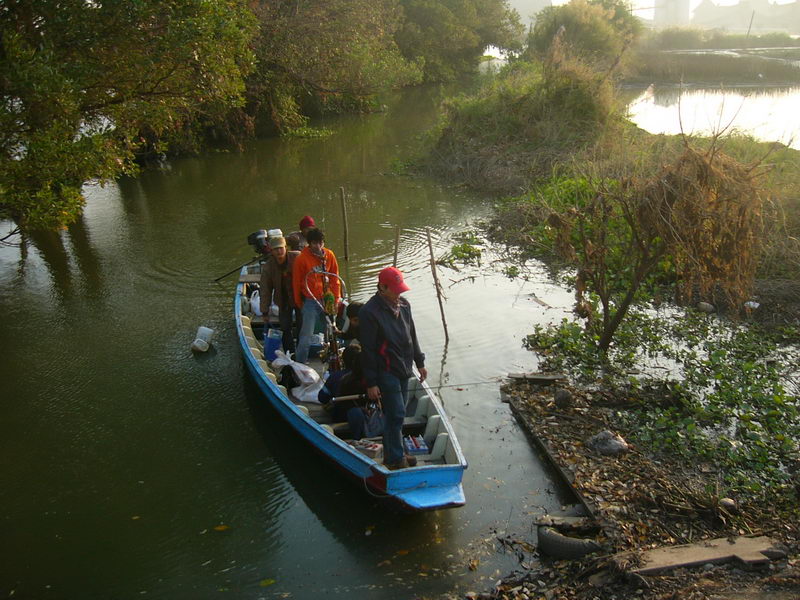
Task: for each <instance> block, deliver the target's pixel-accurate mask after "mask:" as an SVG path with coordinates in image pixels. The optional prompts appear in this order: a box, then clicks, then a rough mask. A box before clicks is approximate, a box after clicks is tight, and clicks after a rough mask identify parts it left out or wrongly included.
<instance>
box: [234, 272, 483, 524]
mask: <svg viewBox="0 0 800 600" xmlns="http://www.w3.org/2000/svg"><path fill="white" fill-rule="evenodd" d="M243 289H244V286H243V284H241V283H240V284H239V285H238V287H237V290H236V299H235V303H234V316H235V320H236V329H237V335H238V337H239V344H240V345H241V347H242V353H243V357H244V361H245V364H246V365H247V369H248V371H249V372H250V374H251V375H252V377H253V380H254V381H255V382H256V384H257V385H258V388H259V390H260V391H261V393H262V394H263V395H264V397H265V398H266V399H267V401H269V403H270V404H271V405H272V406H273V408H274V409H275V410H276V411H278V413H280V415H281V417H282V418H283V419H284V420H285V421H286V422H287V423H288V424H289V425H290V426H291V427H292V428H293V429H294V430H295V431H296V432H297V433H298V434H300V435H301V436H302V437H303V438H304V439H305V440H306V441H307V442H308V443H309V444H311V446H312V447H313V448H314V449H315V450H317V451H318V452H319V453H321V454H322V455H323V456H324V457H325V458H327V459H329V460H330V461H331V462H333V463H334V464H335V465H336V466H337V467H339V468H340V469H341V470H343V471H344V472H345V474H347V475H348V476H350V477H352V478H354V479H356V480H359V481H360V482H363V485H364V487H366V488H367V489H368V491H369V492H370V493H371V494H373V495H375V496H378V497H381V498H386V499H389V500H391V501H393V502H396V503H398V504H399V506H400V507H401V508H402V509H403V510H406V511H410V512H417V511H427V510H437V509H442V508H452V507H458V506H463V505H464V503H465V501H466V500H465V497H464V490H463V487H462V483H461V482H462V477H463V474H464V470H465V469H466V467H467V463H466V460H465V459H464V458H463V455H462V453H461V449H460V447H459V446H458V442H457V441H456V440H455V436H454V433H453V432H452V428H451V427H450V425H449V423H447V424H446V427H447V431H448V433H449V434H450V436H451V438H452V445H453V446H452V448H453V452H452V454H454V455H455V456H456V460H455V461H451V462H453V464H424V465H421V466H418V467H413V468H407V469H400V470H396V471H390V470H389V469H386V468H385V467H384V466H383V465H382V464H380V463H378V462H376V461H374V460H373V459H371V458H369V457H367V456H366V455H364V454H362V453H360V452H358V451H357V450H356V449H355V448H354V447H353V446H351V445H350V444H348V443H346V442H345V441H343V440H341V439H340V438H338V437H336V436H335V435H334V434H332V433H331V432H329V431H328V430H326V429H325V428H323V427H322V426H320V424H319V423H317V422H316V421H314V420H313V419H312V418H311V417H310V416H308V415H307V414H306V413H305V412H304V411H303V410H301V409H300V407H298V406H297V405H296V404H294V402H292V401H291V400H290V399H289V398H288V397H287V396H286V394H285V393H284V391H283V388H282V387H279V386H278V385H277V384H276V383H274V382H273V381H272V380H271V379H270V378H269V377H267V375H266V374H265V373H264V371H263V370H262V369H261V367H260V366H259V364H258V359H257V358H256V357H255V356H254V355H253V353H252V351H251V350H250V347H249V345H248V343H247V340H246V338H245V334H244V330H243V328H242V324H241V319H240V318H239V316H240V315H241V314H242V313H241V299H242V293H243ZM439 414H440V416H441V417H442V418H443V419H446V417H445V415H444V411H443V410H440V411H439Z"/></svg>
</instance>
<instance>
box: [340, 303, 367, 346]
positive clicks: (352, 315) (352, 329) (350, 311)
mask: <svg viewBox="0 0 800 600" xmlns="http://www.w3.org/2000/svg"><path fill="white" fill-rule="evenodd" d="M362 306H364V305H363V304H362V303H361V302H351V303H350V304H348V305H347V308H346V309H345V311H344V314H345V316H346V317H347V328H346V329H345V330H344V331H338V332H337V335H338V336H339V337H340V338H342V339H343V340H344V341H345V342H346V343H347V344H353V343H358V341H359V340H358V334H359V331H360V329H359V326H358V312H359V311H360V310H361V307H362Z"/></svg>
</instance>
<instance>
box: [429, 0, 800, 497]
mask: <svg viewBox="0 0 800 600" xmlns="http://www.w3.org/2000/svg"><path fill="white" fill-rule="evenodd" d="M619 6H623V5H621V4H620V5H619ZM616 14H618V13H617V12H616V10H615V6H614V4H613V3H609V2H605V1H604V2H592V1H591V0H588V1H587V0H573V1H572V2H570V3H569V4H567V5H563V6H558V7H552V8H549V9H546V10H545V11H543V13H542V18H541V19H540V20H539V21H538V22H537V26H536V27H535V28H534V30H533V31H532V32H531V34H530V35H529V38H528V42H529V46H528V48H527V50H526V51H525V52H524V53H523V54H522V55H521V56H520V58H519V59H518V60H516V61H513V62H512V64H510V65H509V66H508V67H507V68H506V69H505V70H504V71H501V73H500V74H499V75H498V76H497V77H496V78H494V79H492V80H490V81H488V82H487V84H486V85H485V86H484V87H483V88H482V89H481V90H480V91H479V92H478V93H477V94H474V95H472V96H468V97H462V98H458V99H456V100H454V101H452V102H450V103H449V104H448V106H447V110H446V114H445V117H444V120H443V122H442V123H441V125H440V127H439V128H438V129H437V131H436V132H434V137H433V143H432V145H431V146H432V150H431V152H430V155H429V156H428V157H427V158H426V162H425V164H426V165H427V167H428V168H429V169H430V170H431V171H432V172H434V173H437V174H440V175H445V176H446V177H448V179H450V180H451V181H455V182H457V183H460V184H465V185H468V186H471V187H474V188H477V189H481V190H486V191H491V192H494V193H498V192H499V193H501V194H506V195H508V196H510V197H509V198H507V199H505V200H504V201H503V202H502V203H501V205H500V207H499V209H498V211H497V214H496V217H495V219H494V221H493V223H492V226H491V229H490V233H491V235H492V237H493V238H494V239H496V240H499V241H501V242H505V243H506V244H508V245H509V246H510V247H514V248H517V249H519V250H520V251H521V252H522V255H523V257H524V256H539V257H544V258H546V259H547V261H548V263H549V264H550V265H554V266H556V267H560V269H558V270H557V272H558V275H557V276H558V277H561V278H563V279H564V280H565V281H567V282H568V283H569V284H570V285H571V286H572V287H573V288H574V289H575V296H576V305H575V312H576V315H577V319H574V320H564V321H563V322H562V323H561V324H559V325H556V326H551V327H544V328H537V330H536V331H535V332H534V334H532V335H531V336H529V338H528V344H529V346H530V348H531V349H534V350H536V351H537V352H538V353H539V354H540V355H541V356H542V357H543V359H544V363H543V365H542V368H543V369H545V370H551V369H552V370H557V371H566V372H567V373H569V374H570V375H571V376H572V378H573V379H574V380H583V381H584V382H587V381H588V382H591V383H596V382H597V381H598V380H599V381H601V382H602V384H603V389H604V390H613V393H614V395H615V396H616V397H617V398H619V399H620V402H622V403H623V404H625V405H626V408H629V409H630V410H628V411H626V413H625V414H626V417H625V418H627V419H630V422H631V430H632V431H635V432H637V433H636V435H637V436H638V439H637V440H636V441H637V442H641V443H642V444H643V446H646V447H648V448H650V449H653V450H655V451H665V452H669V453H671V454H673V455H675V454H678V455H683V456H686V457H687V460H691V461H695V462H704V463H708V464H710V465H712V469H713V470H714V472H716V473H719V474H720V481H719V484H720V485H721V486H723V489H726V490H734V491H735V492H736V493H738V494H741V495H743V496H744V495H749V496H751V497H759V498H761V500H762V501H763V500H764V499H765V498H767V497H768V494H776V495H775V496H772V498H773V499H775V498H778V497H780V498H781V501H783V500H787V499H789V500H790V499H791V498H793V497H794V496H793V494H794V491H793V490H794V488H793V483H792V480H791V477H790V472H791V469H792V468H794V466H793V465H796V464H797V461H798V458H799V456H800V455H799V454H798V452H799V449H798V445H797V433H798V427H800V417H799V416H798V414H799V413H798V400H797V394H796V392H797V390H796V389H793V388H792V387H791V373H792V367H791V365H792V359H791V358H789V359H787V360H785V361H784V360H782V359H781V358H780V356H779V353H778V351H777V349H778V347H779V346H778V343H779V341H780V342H785V341H786V340H787V339H788V340H790V341H792V340H794V341H796V340H797V339H798V331H797V329H796V326H791V327H789V328H788V329H783V328H780V327H778V328H776V329H773V330H772V331H771V332H769V333H768V332H766V331H764V330H761V329H759V328H757V327H754V326H752V320H753V318H754V314H753V313H752V312H751V311H752V309H751V308H748V307H747V306H746V305H745V304H744V302H745V301H746V300H747V299H748V298H750V297H751V296H750V294H752V292H753V289H754V284H755V282H756V280H757V278H758V277H760V278H762V279H765V278H772V279H773V281H777V280H779V279H780V278H782V277H794V278H796V277H797V276H798V275H800V263H799V262H798V260H797V257H798V256H800V252H798V249H797V244H796V240H797V238H798V235H797V234H798V232H800V227H798V225H800V224H798V222H797V220H796V219H797V215H798V214H799V213H800V207H798V205H797V203H798V183H799V182H800V172H798V165H800V161H799V160H798V153H797V152H796V151H794V150H791V149H788V148H786V147H783V146H781V145H778V144H762V143H758V142H755V141H754V140H753V139H751V138H749V137H746V136H728V137H722V136H713V137H710V138H707V139H689V138H687V137H684V136H655V135H651V134H648V133H646V132H644V131H641V130H639V129H638V128H636V127H634V126H633V125H632V124H631V123H629V122H628V121H627V119H626V118H625V115H624V110H623V108H622V107H621V105H620V103H619V102H618V101H617V98H616V89H615V86H614V82H615V81H618V80H619V79H620V78H622V77H624V76H625V75H626V71H627V72H628V73H629V72H631V71H630V70H631V69H635V68H636V60H640V58H641V55H639V56H638V57H637V56H633V50H634V49H635V48H641V47H642V46H640V45H639V42H640V38H639V36H640V34H641V31H640V30H639V29H637V28H636V27H635V26H630V25H629V24H628V22H627V21H626V19H625V18H624V17H620V18H618V19H615V18H614V15H616ZM575 30H579V31H581V32H583V34H582V35H580V36H576V37H572V38H571V37H570V32H571V31H573V32H574V31H575ZM715 39H717V40H718V41H719V38H715ZM674 43H677V42H668V41H666V38H664V39H661V40H660V41H658V40H650V41H649V42H648V44H649V47H650V48H651V49H652V48H661V47H664V46H667V45H669V44H674ZM686 43H688V42H686ZM629 54H630V55H631V56H629ZM654 56H655V55H654ZM654 62H655V61H654ZM658 62H659V63H664V62H666V61H664V59H663V56H659V58H658ZM707 64H710V63H707ZM640 72H641V70H640ZM681 73H683V74H685V73H686V71H685V70H684V71H681ZM519 273H520V271H519V269H518V270H517V271H516V272H514V273H513V274H510V276H519ZM698 300H704V301H706V302H714V303H716V305H717V307H719V308H723V307H726V306H727V307H729V309H730V311H731V313H732V314H735V315H737V316H738V317H740V318H742V319H744V320H745V321H744V322H750V324H751V326H748V327H742V326H739V325H737V324H736V322H734V321H725V320H722V319H718V318H717V317H716V316H708V315H705V314H698V313H695V312H694V311H692V310H688V311H687V312H686V313H683V312H682V311H679V310H677V309H675V308H674V306H675V304H674V303H678V304H684V305H689V306H693V305H694V304H695V303H696V302H697V301H698ZM665 301H672V302H673V303H667V302H665ZM762 302H767V303H769V302H770V300H769V298H766V299H762ZM666 306H670V307H671V308H661V309H660V308H659V307H666ZM708 306H709V307H710V308H711V310H712V311H713V310H715V309H714V307H713V306H712V305H710V304H709V305H708ZM773 307H774V305H770V306H769V308H766V309H762V313H763V312H765V311H766V312H770V311H771V310H772V308H773ZM797 308H798V304H797V303H796V304H795V305H794V307H793V308H792V309H791V310H790V311H789V312H788V313H787V314H785V315H784V317H788V320H789V322H792V320H794V319H797V317H798V316H800V315H798V312H797ZM773 325H774V323H773ZM789 352H790V354H789V356H793V355H792V354H791V351H789ZM661 369H665V370H661ZM632 373H636V375H632ZM767 490H768V492H767Z"/></svg>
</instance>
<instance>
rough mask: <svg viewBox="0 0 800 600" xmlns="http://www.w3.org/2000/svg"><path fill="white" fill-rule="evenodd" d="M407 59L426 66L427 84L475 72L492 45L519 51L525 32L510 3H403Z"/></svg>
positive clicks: (400, 36) (401, 41)
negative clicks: (485, 51)
mask: <svg viewBox="0 0 800 600" xmlns="http://www.w3.org/2000/svg"><path fill="white" fill-rule="evenodd" d="M400 4H401V6H402V7H403V13H404V19H403V26H402V28H401V29H400V31H399V32H398V33H397V35H396V39H397V44H398V46H399V47H400V49H401V51H402V52H403V55H404V56H406V58H409V59H411V60H415V61H419V62H421V63H422V64H423V68H424V72H425V79H426V80H427V81H449V80H452V79H455V78H456V77H459V76H461V75H464V74H467V73H471V72H473V71H474V70H475V67H476V66H477V64H478V61H479V60H480V57H481V56H482V55H483V52H484V50H485V49H486V47H487V46H490V45H494V46H497V47H499V48H504V49H518V48H519V47H520V39H521V37H522V32H523V28H522V25H521V24H520V21H519V15H518V14H517V12H516V11H515V10H513V9H511V8H509V6H508V2H507V1H506V0H400Z"/></svg>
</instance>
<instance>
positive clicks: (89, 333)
mask: <svg viewBox="0 0 800 600" xmlns="http://www.w3.org/2000/svg"><path fill="white" fill-rule="evenodd" d="M443 93H444V91H443V90H439V89H435V88H428V89H420V90H410V91H408V92H407V93H405V94H403V96H402V98H400V99H398V101H396V102H394V103H392V104H390V106H389V108H388V110H387V111H386V112H384V113H380V114H373V115H368V116H354V117H344V118H339V119H330V120H328V121H326V122H324V123H322V124H323V125H325V126H327V127H329V128H331V129H332V130H333V131H334V134H333V135H332V136H331V137H329V138H326V139H318V140H301V139H287V140H279V139H270V140H262V141H258V142H255V143H253V144H252V145H251V146H250V147H248V148H247V151H246V152H244V153H241V154H227V153H218V154H210V155H208V156H204V157H201V158H186V159H181V160H175V161H172V162H170V163H169V164H167V165H164V168H163V169H161V170H152V171H147V172H145V173H143V174H142V175H141V176H140V177H139V178H138V179H123V180H121V181H119V182H118V183H115V184H112V185H108V186H106V187H104V188H101V187H99V186H88V187H87V190H86V192H87V198H88V204H87V207H86V211H85V215H84V217H83V219H82V220H81V221H80V222H79V223H78V224H76V225H74V226H72V227H70V228H69V229H68V230H66V231H63V232H61V233H59V234H54V235H50V236H38V237H36V238H35V239H34V240H32V241H31V243H29V244H28V246H27V249H26V251H25V252H22V251H21V250H20V249H19V248H8V247H4V248H0V340H2V341H3V344H4V352H3V360H2V362H0V372H1V373H2V378H3V381H4V386H3V401H2V403H0V422H2V424H3V436H2V437H1V438H0V449H1V450H2V457H3V460H2V466H0V477H1V479H2V481H3V485H2V487H0V518H1V519H2V530H3V534H2V560H0V596H2V597H10V596H12V595H13V597H15V598H36V599H38V598H58V599H71V598H81V599H89V598H115V599H125V598H142V597H146V598H168V599H182V598H187V599H188V598H191V599H197V598H226V597H229V598H237V599H239V598H274V597H291V598H315V597H319V596H323V597H334V598H339V597H342V598H343V597H358V598H412V597H417V596H421V595H428V596H433V595H435V594H438V593H441V592H445V591H448V590H451V589H457V590H460V591H462V592H463V591H467V590H470V589H475V590H481V589H486V588H489V587H491V586H492V585H493V583H494V581H495V580H496V579H497V578H498V577H499V576H500V575H501V574H505V573H506V572H508V571H510V570H511V569H513V568H514V567H515V566H517V564H518V563H517V559H516V557H515V556H514V555H513V554H512V553H503V552H502V551H501V548H500V546H499V545H498V544H497V542H496V538H497V535H499V534H500V535H502V534H504V533H506V534H508V535H511V536H513V537H514V538H515V539H518V540H523V541H528V542H531V541H534V540H535V537H534V532H533V530H532V529H533V528H532V526H531V522H532V518H533V517H534V516H536V515H539V514H542V513H545V512H554V511H558V510H560V509H561V507H562V504H563V503H565V502H568V501H569V496H568V495H566V494H564V493H563V491H559V490H558V489H556V484H554V483H553V479H552V475H551V474H550V473H549V472H548V471H547V470H546V468H545V467H544V466H543V465H542V463H541V460H540V458H539V457H538V456H537V455H536V453H535V452H534V451H533V450H532V449H531V446H530V444H529V442H528V440H527V439H526V437H525V435H524V434H523V433H522V432H521V431H520V429H519V428H518V427H517V426H516V424H515V423H514V420H513V418H512V416H511V415H510V412H509V410H508V406H507V405H506V404H503V403H502V402H501V398H500V393H499V383H498V380H499V379H500V378H502V376H503V375H504V374H506V373H507V372H509V371H523V370H535V369H536V361H535V357H534V356H533V355H532V354H531V353H529V352H527V351H526V350H524V349H523V347H522V339H523V337H524V335H525V334H526V333H529V332H530V331H531V330H532V328H533V326H534V324H535V323H538V322H545V321H552V320H558V319H560V318H561V317H562V316H564V315H566V314H567V312H568V308H567V307H568V306H569V304H570V294H569V293H568V292H566V291H564V290H562V289H560V288H558V287H556V286H554V285H552V284H551V283H549V282H548V280H547V275H546V273H545V271H544V270H543V269H540V268H538V267H537V266H536V265H533V266H532V267H531V268H530V270H529V271H528V272H527V273H526V275H527V279H523V278H517V279H515V280H511V279H508V278H507V277H505V275H504V274H503V270H502V264H501V263H500V262H497V261H498V259H499V254H498V253H497V252H496V251H495V250H494V249H492V248H491V247H484V255H483V258H482V264H481V266H480V267H472V268H468V269H463V270H459V271H456V270H453V269H446V268H443V269H441V272H440V277H441V279H442V282H443V286H444V289H445V293H446V296H447V299H446V303H445V311H446V317H447V324H448V328H449V333H450V342H449V344H448V345H447V346H445V344H444V335H443V326H442V323H441V319H440V315H439V307H438V304H437V301H436V295H435V292H434V288H433V284H432V276H431V273H430V270H429V264H428V262H429V256H428V248H427V242H426V230H428V229H429V230H430V232H431V235H432V238H433V240H434V245H435V253H436V255H437V256H441V255H443V254H445V253H446V252H447V251H448V250H449V248H450V247H451V246H452V245H453V243H454V242H453V241H452V239H451V236H452V235H453V234H454V233H456V232H459V231H463V230H465V229H469V228H470V227H471V226H473V225H474V224H475V223H477V222H478V221H479V220H481V219H482V218H484V217H486V216H487V214H488V213H489V211H490V208H491V205H490V203H489V202H488V201H486V200H483V199H481V198H476V197H471V196H468V195H465V194H462V193H460V192H459V191H458V190H453V189H447V188H443V187H440V186H438V185H435V184H433V183H431V182H427V181H423V180H419V179H413V178H408V177H399V176H394V175H391V174H390V171H391V166H392V161H393V159H394V158H395V157H398V156H403V155H405V154H406V153H407V152H408V151H409V150H410V149H411V148H412V146H413V145H414V144H415V143H416V142H415V140H416V135H417V134H418V133H419V132H421V131H423V130H425V129H426V128H428V127H430V126H431V125H432V124H433V122H434V119H435V115H436V111H437V106H438V102H439V101H440V99H441V95H442V94H443ZM340 186H343V187H344V188H345V190H346V194H347V199H348V207H349V225H350V253H349V260H348V261H345V260H344V259H343V250H344V248H343V241H342V240H343V219H342V215H341V208H340V199H339V193H340V192H339V188H340ZM304 214H311V215H313V216H314V217H315V218H316V219H317V222H318V224H319V225H320V226H321V227H322V228H323V229H324V230H325V231H326V233H327V237H328V242H329V243H328V246H329V247H331V248H332V249H333V250H334V251H335V252H336V253H337V254H338V256H339V257H340V263H341V265H342V267H341V270H342V272H343V274H344V275H345V278H346V280H347V281H348V283H349V286H350V289H351V291H352V296H353V298H355V299H360V300H366V299H367V298H368V297H369V296H370V295H371V293H372V291H373V289H374V286H375V281H376V275H377V273H378V271H379V270H380V269H381V268H382V267H383V266H385V265H387V264H389V263H390V262H391V257H392V254H393V245H394V227H395V226H396V225H399V226H400V227H401V236H400V248H399V261H398V262H399V267H400V268H401V269H403V270H404V271H405V272H406V273H407V277H408V282H409V284H410V286H411V291H410V292H409V293H408V294H407V297H408V298H409V300H410V301H411V303H412V305H413V309H414V314H415V318H416V322H417V328H418V331H419V332H420V338H421V344H422V347H423V349H424V351H425V352H426V353H427V355H428V360H427V366H428V370H429V373H430V380H431V382H432V383H433V384H434V385H437V386H448V387H442V388H440V394H441V397H442V399H443V402H444V404H445V406H446V408H447V411H448V413H449V414H450V416H451V418H452V421H453V425H454V427H455V429H456V432H457V435H458V437H459V440H460V442H461V445H462V447H463V449H464V451H465V454H466V455H467V457H468V460H469V469H468V470H467V472H466V475H465V480H464V484H465V492H466V497H467V505H466V506H465V507H463V508H459V509H454V510H448V511H441V512H436V513H431V514H423V515H416V516H403V515H397V514H394V513H391V512H389V511H387V510H386V508H385V507H383V506H382V505H380V504H379V503H377V502H376V501H375V500H374V499H373V498H371V497H369V496H368V495H367V494H366V493H365V492H364V491H363V490H361V489H358V488H357V487H356V486H355V485H354V484H352V483H351V482H350V481H349V480H345V479H344V478H343V477H341V476H340V475H339V473H338V472H334V471H333V468H332V467H331V466H330V465H328V464H327V463H325V462H323V461H322V460H321V459H320V458H319V457H317V456H316V455H315V454H314V453H312V452H311V451H309V450H308V449H306V448H305V446H304V445H303V444H302V443H300V442H299V441H298V440H297V439H296V437H295V436H294V435H292V434H290V433H287V432H285V431H284V430H283V428H282V426H281V423H280V421H279V420H278V418H277V416H276V414H275V413H274V412H272V410H271V409H269V408H268V407H267V406H266V405H265V401H264V400H263V399H262V398H261V397H260V395H259V393H258V391H257V389H256V387H255V385H254V384H253V383H252V382H251V380H250V378H249V375H248V374H247V372H246V371H245V369H244V367H243V364H242V359H241V357H240V351H239V348H238V346H237V341H236V337H235V332H234V328H233V319H232V311H233V306H232V302H233V293H234V279H235V278H234V277H229V278H226V279H223V280H222V282H221V283H214V282H213V280H214V278H216V277H218V276H219V275H222V274H223V273H225V272H226V271H229V270H231V269H232V268H234V267H235V266H236V265H237V264H241V263H244V262H245V261H247V260H249V259H250V258H251V256H252V253H251V250H250V248H249V247H248V246H247V243H246V238H247V235H248V234H249V233H251V232H252V231H255V230H257V229H261V228H274V227H280V228H282V229H283V230H284V231H289V230H293V229H294V228H295V227H294V226H295V225H296V224H297V222H298V221H299V219H300V217H302V216H303V215H304ZM2 226H3V228H4V229H5V228H7V226H8V224H2ZM200 325H204V326H207V327H211V328H213V329H214V330H215V332H216V334H215V339H214V345H213V349H212V351H211V352H209V353H208V354H207V355H202V356H193V355H192V353H191V352H190V350H189V346H190V344H191V342H192V340H193V339H194V335H195V332H196V330H197V328H198V326H200ZM529 558H530V557H527V558H526V560H527V559H529ZM470 565H472V566H473V567H477V568H475V569H474V570H471V569H470V568H469V567H470Z"/></svg>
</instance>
